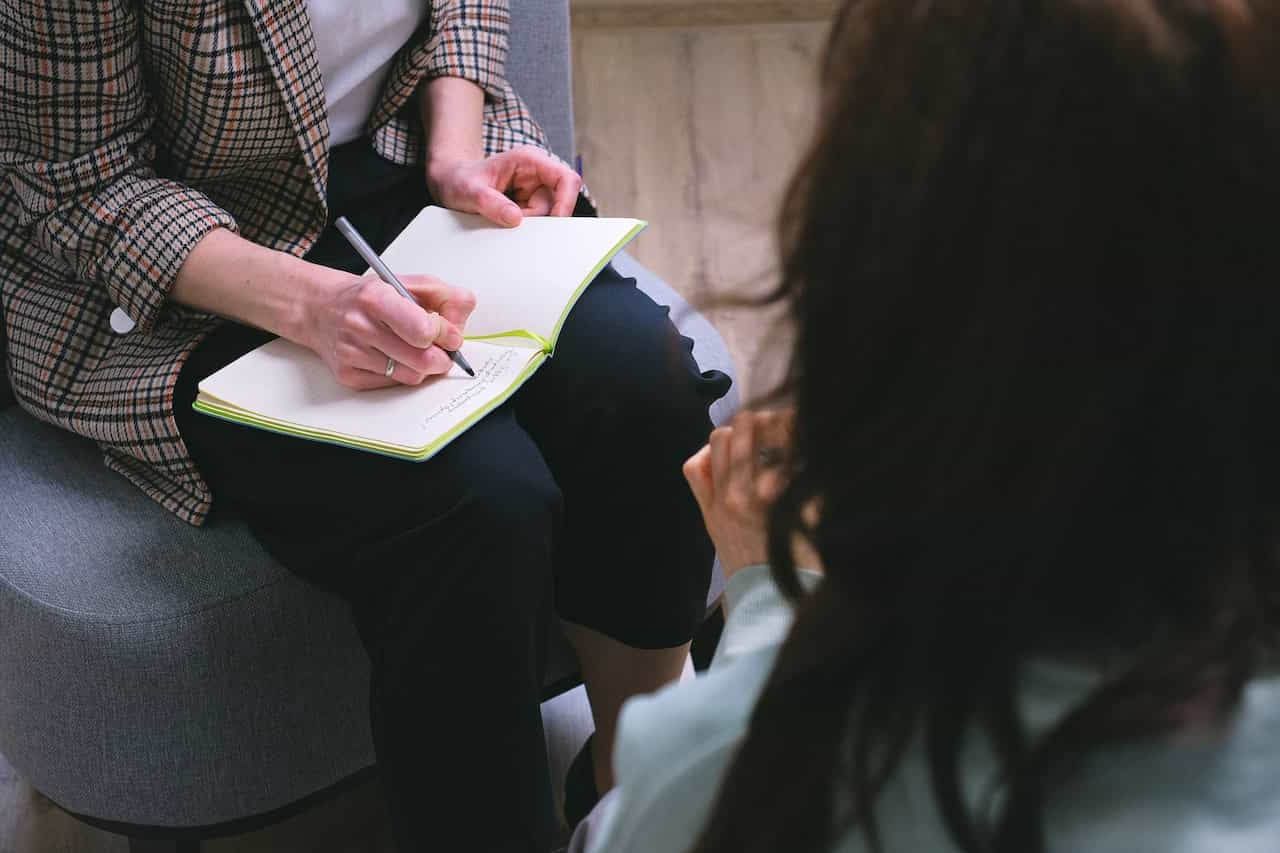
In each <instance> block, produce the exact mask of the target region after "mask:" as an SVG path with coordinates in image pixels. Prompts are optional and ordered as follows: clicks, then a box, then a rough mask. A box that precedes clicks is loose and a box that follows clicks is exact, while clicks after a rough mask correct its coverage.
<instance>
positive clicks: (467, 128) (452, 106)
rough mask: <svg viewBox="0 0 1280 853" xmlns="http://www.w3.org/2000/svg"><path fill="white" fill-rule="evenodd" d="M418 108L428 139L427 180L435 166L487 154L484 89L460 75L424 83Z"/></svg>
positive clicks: (475, 158) (479, 157) (477, 157)
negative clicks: (485, 148)
mask: <svg viewBox="0 0 1280 853" xmlns="http://www.w3.org/2000/svg"><path fill="white" fill-rule="evenodd" d="M418 109H419V111H420V114H421V116H422V127H423V130H424V132H425V135H426V140H427V181H428V183H429V184H430V183H431V182H432V174H433V168H437V167H439V166H440V165H442V164H448V163H451V162H456V161H459V160H480V159H483V158H484V90H482V89H481V88H480V87H479V86H477V85H476V84H475V83H472V82H471V81H469V80H464V79H462V78H461V77H436V78H434V79H431V80H427V81H426V82H425V83H423V84H422V88H421V89H420V90H419V92H418Z"/></svg>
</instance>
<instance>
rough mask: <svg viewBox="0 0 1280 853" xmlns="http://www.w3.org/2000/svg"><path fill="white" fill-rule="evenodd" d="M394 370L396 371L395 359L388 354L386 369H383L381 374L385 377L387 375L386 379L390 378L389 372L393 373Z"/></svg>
mask: <svg viewBox="0 0 1280 853" xmlns="http://www.w3.org/2000/svg"><path fill="white" fill-rule="evenodd" d="M395 372H396V360H395V359H394V358H391V357H390V356H388V357H387V369H386V370H384V371H382V375H383V376H385V377H387V378H388V379H390V378H391V374H393V373H395Z"/></svg>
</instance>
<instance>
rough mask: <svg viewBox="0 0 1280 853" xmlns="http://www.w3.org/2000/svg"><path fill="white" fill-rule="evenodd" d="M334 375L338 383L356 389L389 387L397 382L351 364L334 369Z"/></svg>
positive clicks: (368, 389)
mask: <svg viewBox="0 0 1280 853" xmlns="http://www.w3.org/2000/svg"><path fill="white" fill-rule="evenodd" d="M334 377H335V378H336V379H337V380H338V382H339V384H341V385H343V386H345V387H347V388H351V389H353V390H356V391H372V390H374V389H376V388H390V387H391V386H392V385H397V384H399V383H397V382H396V381H395V380H394V379H391V378H390V377H387V376H383V375H382V374H381V373H374V372H373V371H371V370H361V369H360V368H358V367H352V366H351V365H345V366H343V367H340V368H338V369H337V370H336V371H334Z"/></svg>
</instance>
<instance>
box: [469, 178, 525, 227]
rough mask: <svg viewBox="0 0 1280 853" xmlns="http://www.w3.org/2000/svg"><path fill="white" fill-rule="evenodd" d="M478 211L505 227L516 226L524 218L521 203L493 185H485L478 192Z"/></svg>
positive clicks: (494, 222)
mask: <svg viewBox="0 0 1280 853" xmlns="http://www.w3.org/2000/svg"><path fill="white" fill-rule="evenodd" d="M476 212H477V213H479V214H480V215H481V216H483V217H484V218H485V219H487V220H489V221H490V222H492V223H493V224H495V225H501V226H502V227H503V228H514V227H515V226H517V225H519V224H520V222H521V221H522V220H523V219H524V214H522V213H521V212H520V205H518V204H516V203H515V202H514V201H512V200H511V199H509V198H507V197H506V196H505V195H503V194H502V193H500V192H498V191H497V190H495V189H494V188H493V187H483V188H482V189H480V190H479V191H478V192H477V193H476Z"/></svg>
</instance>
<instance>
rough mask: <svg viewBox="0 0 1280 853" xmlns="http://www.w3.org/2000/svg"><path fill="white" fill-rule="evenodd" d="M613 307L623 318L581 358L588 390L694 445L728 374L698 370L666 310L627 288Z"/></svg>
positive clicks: (607, 405) (640, 422) (621, 415)
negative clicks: (586, 376)
mask: <svg viewBox="0 0 1280 853" xmlns="http://www.w3.org/2000/svg"><path fill="white" fill-rule="evenodd" d="M618 301H619V302H621V303H623V304H622V305H620V306H619V311H620V312H621V313H623V314H624V315H625V322H623V321H621V320H620V321H619V322H618V323H616V324H614V325H613V327H612V328H611V329H609V334H608V336H607V337H604V338H603V340H604V341H607V344H606V345H605V346H602V347H599V348H598V349H597V351H596V352H594V353H593V354H592V356H591V357H590V358H589V359H584V360H583V361H584V363H585V364H588V365H590V366H589V367H587V368H586V370H587V371H589V375H590V379H589V380H588V381H589V382H590V385H591V391H593V392H594V393H595V394H596V395H598V399H599V400H600V403H601V408H604V409H608V410H610V411H613V412H614V413H616V416H617V418H618V420H619V421H620V422H623V423H624V424H629V425H632V426H631V427H630V429H629V431H634V430H635V428H636V427H638V428H639V429H640V430H641V431H646V432H647V431H648V430H651V429H652V430H660V431H661V432H662V434H664V435H672V436H683V437H684V442H683V443H686V444H688V443H693V444H695V445H696V446H700V445H701V444H702V442H704V441H705V440H706V437H707V434H708V433H709V432H710V430H711V419H710V416H709V415H708V409H709V407H710V406H711V404H712V403H713V402H715V401H716V400H717V399H719V398H720V397H722V396H724V394H725V393H726V392H727V391H728V388H729V382H730V380H729V377H727V376H726V375H724V374H723V373H720V372H719V371H710V372H707V373H703V372H702V370H701V369H700V368H699V366H698V364H697V362H696V361H695V360H694V357H693V352H692V350H693V341H692V340H690V339H689V338H687V337H684V336H683V335H681V334H680V332H679V330H678V329H677V328H676V327H675V325H674V324H673V323H672V322H671V318H670V316H669V309H667V308H666V307H665V306H660V305H657V304H656V303H654V302H653V301H652V300H651V299H649V297H648V296H646V295H645V294H644V293H642V292H640V291H639V290H636V289H635V288H631V289H630V292H629V293H628V298H627V299H625V300H618Z"/></svg>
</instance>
